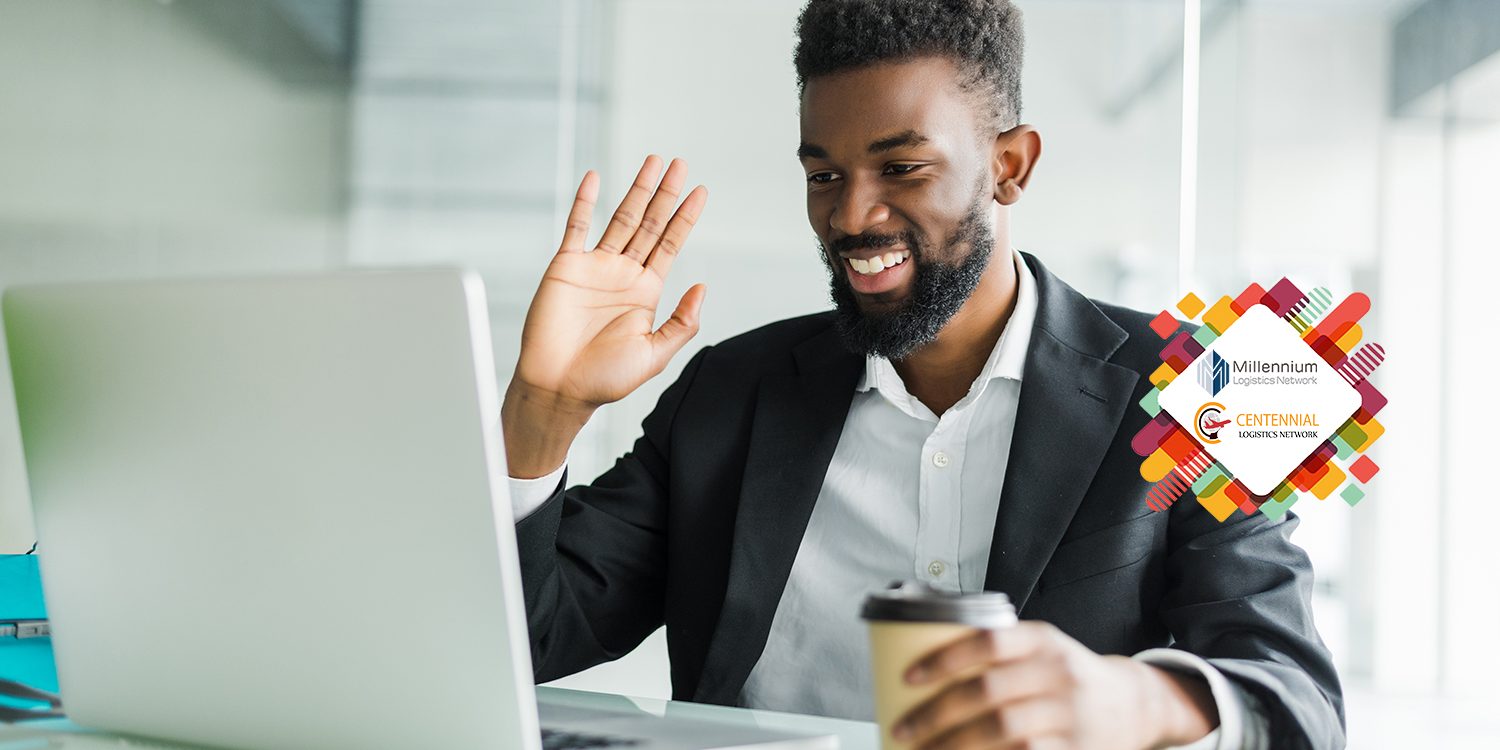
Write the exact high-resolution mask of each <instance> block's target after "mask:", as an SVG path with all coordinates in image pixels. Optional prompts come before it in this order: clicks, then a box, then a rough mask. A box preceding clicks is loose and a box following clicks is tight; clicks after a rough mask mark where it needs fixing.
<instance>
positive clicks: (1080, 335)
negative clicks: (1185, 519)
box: [985, 255, 1138, 611]
mask: <svg viewBox="0 0 1500 750" xmlns="http://www.w3.org/2000/svg"><path fill="white" fill-rule="evenodd" d="M1024 257H1025V259H1026V261H1027V263H1028V264H1029V265H1030V266H1031V269H1032V272H1033V274H1034V275H1035V276H1036V280H1037V295H1038V307H1037V322H1036V327H1035V328H1034V329H1033V330H1032V335H1031V345H1030V346H1029V347H1028V349H1027V353H1026V366H1025V369H1024V370H1023V373H1022V377H1021V397H1020V403H1019V404H1018V406H1017V411H1016V426H1015V437H1014V438H1013V439H1012V441H1011V451H1010V458H1009V462H1008V463H1007V466H1006V470H1005V482H1004V485H1003V487H1002V489H1001V493H1000V509H999V512H998V514H997V516H996V519H995V537H994V541H993V542H992V543H991V545H990V557H989V566H988V569H987V570H986V575H985V588H986V589H987V590H991V591H1004V592H1005V593H1007V594H1009V595H1010V598H1011V601H1012V602H1013V603H1014V604H1015V605H1016V609H1017V611H1022V610H1023V609H1024V607H1025V605H1026V601H1027V599H1029V598H1030V596H1031V593H1032V591H1033V590H1034V589H1035V587H1036V582H1037V579H1038V578H1040V577H1041V574H1042V569H1043V568H1045V567H1046V566H1047V562H1048V560H1050V559H1051V557H1052V551H1053V550H1054V549H1056V548H1057V543H1058V540H1060V539H1061V538H1062V535H1063V533H1064V532H1065V531H1066V530H1067V528H1068V524H1070V523H1071V522H1072V520H1073V516H1074V514H1075V513H1076V512H1077V510H1078V506H1079V503H1081V502H1082V501H1083V496H1084V493H1085V492H1086V491H1087V490H1088V487H1089V484H1090V483H1091V482H1092V481H1093V478H1094V474H1095V473H1096V472H1097V471H1098V468H1099V464H1100V463H1101V462H1102V461H1103V460H1104V455H1105V453H1106V452H1107V451H1108V449H1109V446H1110V444H1111V443H1112V442H1113V441H1114V437H1115V432H1116V431H1117V430H1118V429H1119V425H1120V420H1121V419H1122V418H1123V417H1124V415H1125V413H1126V409H1127V407H1128V406H1129V404H1130V400H1131V399H1130V397H1131V394H1132V392H1133V390H1134V389H1135V386H1136V383H1137V380H1138V376H1137V375H1136V373H1135V372H1134V371H1133V370H1130V369H1127V368H1125V367H1121V366H1119V365H1115V364H1112V363H1110V362H1108V361H1107V360H1108V358H1109V357H1110V356H1111V355H1113V354H1114V352H1115V351H1116V350H1118V349H1119V347H1120V345H1121V344H1123V343H1124V342H1125V340H1126V338H1127V334H1126V333H1125V331H1124V330H1123V329H1121V328H1120V327H1119V326H1117V325H1115V324H1114V322H1113V321H1111V320H1110V319H1109V318H1108V317H1106V316H1105V315H1104V313H1102V312H1100V311H1099V309H1098V308H1097V307H1096V306H1095V305H1094V303H1092V302H1090V301H1089V300H1088V299H1087V298H1085V297H1084V296H1083V295H1081V294H1079V293H1078V292H1076V291H1074V290H1073V289H1072V288H1071V287H1069V286H1068V285H1066V284H1064V283H1063V282H1062V281H1060V280H1059V279H1058V278H1057V277H1055V276H1053V275H1052V274H1051V273H1050V272H1048V271H1047V269H1046V268H1045V267H1044V266H1042V264H1041V263H1040V262H1039V261H1037V260H1036V258H1034V257H1032V256H1030V255H1024Z"/></svg>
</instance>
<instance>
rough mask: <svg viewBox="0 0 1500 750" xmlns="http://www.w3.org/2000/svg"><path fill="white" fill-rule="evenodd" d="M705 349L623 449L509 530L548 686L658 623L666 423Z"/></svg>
mask: <svg viewBox="0 0 1500 750" xmlns="http://www.w3.org/2000/svg"><path fill="white" fill-rule="evenodd" d="M709 351H710V349H709V348H705V349H703V350H702V351H700V352H698V354H697V355H695V356H694V357H693V358H692V359H691V360H690V361H689V362H688V364H687V366H686V367H685V368H683V371H682V375H681V376H679V377H678V379H677V381H676V382H674V383H672V385H671V386H669V387H668V388H667V390H666V391H665V392H664V393H662V395H661V398H660V399H659V400H658V401H657V403H656V407H655V408H654V409H653V410H652V411H651V413H650V414H649V415H647V417H646V419H645V421H643V422H642V423H641V428H642V434H641V436H640V437H639V438H637V439H636V441H635V445H634V447H633V448H632V449H631V451H630V452H629V453H626V454H625V455H624V456H622V457H620V458H619V459H618V460H616V461H615V465H614V466H613V467H612V468H610V469H609V470H608V471H606V472H605V473H604V474H602V475H600V476H599V478H598V479H595V480H594V482H593V484H590V485H580V486H577V487H573V488H571V489H566V490H565V489H564V488H565V487H567V482H568V479H567V475H566V474H564V475H563V478H562V481H561V482H560V483H559V485H558V488H557V490H556V491H555V492H554V493H553V495H552V497H551V498H549V499H548V500H547V502H546V503H544V504H543V505H542V506H541V507H540V508H538V509H537V510H536V511H535V512H533V513H532V514H531V515H529V516H527V517H526V518H525V519H523V520H521V521H520V522H519V523H517V524H516V541H517V547H518V549H519V553H520V558H521V579H522V587H523V590H524V592H525V598H526V619H527V625H528V628H529V630H530V635H531V662H532V670H533V672H534V673H535V677H536V680H537V682H546V681H549V680H554V679H557V678H559V677H564V676H567V675H570V674H573V673H574V672H578V671H580V670H583V669H587V668H589V667H592V666H594V665H596V664H599V663H602V662H606V661H610V660H612V659H617V658H619V657H621V656H623V655H625V654H627V653H629V652H630V651H631V650H632V649H634V648H635V647H636V646H637V645H639V644H640V642H641V641H642V640H644V639H645V637H646V636H648V635H650V634H651V633H652V632H654V631H655V630H656V629H657V628H659V627H661V625H662V623H663V618H664V604H663V598H664V592H665V589H666V563H667V560H666V550H667V546H666V543H667V540H666V524H667V504H668V502H669V501H670V496H669V487H670V480H669V474H670V472H669V466H668V457H669V456H670V455H671V437H672V423H673V421H674V419H675V418H676V415H677V410H678V407H679V406H680V405H681V404H682V401H683V398H684V396H685V395H686V394H687V392H688V391H689V389H691V387H692V383H693V379H694V378H695V377H696V376H697V374H698V370H699V368H700V366H701V365H702V363H703V359H704V357H705V356H706V355H707V354H708V352H709Z"/></svg>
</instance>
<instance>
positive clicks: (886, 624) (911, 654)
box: [860, 582, 1016, 750]
mask: <svg viewBox="0 0 1500 750" xmlns="http://www.w3.org/2000/svg"><path fill="white" fill-rule="evenodd" d="M860 616H861V617H862V618H864V620H865V621H867V622H868V623H869V624H870V674H871V678H872V683H873V685H874V688H875V721H876V722H878V723H879V724H880V746H881V747H882V748H884V749H885V750H907V748H908V747H909V745H908V744H907V743H904V742H898V741H897V740H896V739H895V738H894V737H892V736H891V729H892V728H893V727H894V726H895V722H896V720H897V719H899V718H901V717H902V716H903V715H904V714H905V713H906V712H907V711H908V710H910V709H911V708H913V707H915V706H917V705H918V704H920V703H921V702H922V701H925V700H927V699H928V698H930V697H932V696H933V695H935V694H937V692H938V691H940V690H942V689H943V688H944V687H947V686H948V685H949V684H951V683H952V682H954V681H957V680H963V679H967V678H968V677H970V676H972V674H959V675H955V676H954V678H953V679H951V680H948V681H946V682H939V683H928V684H924V685H909V684H907V682H906V671H907V670H908V669H910V668H911V666H912V664H913V663H915V662H916V660H917V659H918V658H920V657H921V656H923V655H925V654H927V653H928V652H930V651H932V650H933V649H935V648H938V647H939V646H942V645H943V644H945V643H951V642H953V641H955V640H957V639H959V638H962V637H964V636H966V635H970V634H972V633H973V632H974V631H975V630H976V629H993V628H1004V627H1009V626H1011V625H1014V624H1015V623H1016V610H1015V607H1013V606H1011V603H1010V597H1008V596H1006V595H1005V594H1003V593H1000V592H986V593H982V594H968V595H965V594H958V593H952V592H947V591H941V590H938V589H935V588H932V587H931V586H928V585H926V584H923V583H918V582H906V583H899V584H893V585H892V587H891V588H890V589H887V590H885V591H881V592H877V593H874V594H870V595H869V596H868V597H866V598H865V604H864V608H863V610H862V611H861V613H860ZM982 668H983V667H976V669H975V671H974V674H977V673H978V671H979V670H980V669H982Z"/></svg>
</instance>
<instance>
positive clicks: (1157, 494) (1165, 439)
mask: <svg viewBox="0 0 1500 750" xmlns="http://www.w3.org/2000/svg"><path fill="white" fill-rule="evenodd" d="M1254 305H1265V306H1266V307H1268V308H1270V309H1271V311H1272V312H1274V313H1276V314H1277V315H1278V316H1280V317H1281V318H1282V319H1283V320H1285V321H1286V322H1287V325H1290V326H1291V327H1292V329H1293V330H1294V331H1296V332H1297V334H1298V335H1299V336H1300V337H1301V338H1302V340H1303V341H1304V342H1306V344H1307V345H1308V346H1309V347H1311V348H1312V350H1313V351H1314V352H1317V354H1318V355H1319V356H1320V357H1322V358H1323V360H1324V361H1325V362H1327V363H1328V364H1329V365H1330V366H1332V367H1333V368H1334V369H1335V370H1336V371H1338V373H1339V375H1340V376H1342V377H1343V378H1344V380H1345V381H1346V382H1347V383H1349V385H1351V386H1353V387H1354V389H1355V391H1357V392H1358V393H1359V394H1360V398H1361V402H1360V408H1359V410H1358V411H1356V412H1355V413H1354V415H1353V416H1352V417H1350V418H1349V419H1348V420H1347V421H1346V422H1344V424H1343V425H1342V426H1341V427H1340V428H1339V429H1338V430H1337V431H1336V432H1335V433H1334V434H1333V436H1332V437H1330V438H1329V439H1328V440H1326V441H1324V442H1323V443H1322V444H1321V445H1319V446H1318V447H1317V448H1316V449H1314V450H1313V452H1312V453H1311V454H1309V455H1308V456H1307V458H1306V459H1304V460H1303V461H1302V463H1301V464H1299V465H1298V466H1297V468H1296V469H1295V470H1294V471H1293V472H1292V473H1291V475H1290V476H1288V477H1287V478H1286V481H1284V482H1282V483H1281V484H1280V485H1279V486H1277V487H1276V489H1275V490H1273V491H1272V492H1271V494H1269V495H1264V496H1261V495H1254V494H1251V492H1250V491H1249V490H1247V489H1246V488H1245V485H1244V484H1242V483H1241V482H1239V481H1238V480H1236V479H1235V478H1234V476H1233V475H1232V474H1230V473H1229V472H1228V471H1227V470H1226V469H1225V468H1224V466H1223V465H1222V464H1220V463H1218V462H1217V461H1215V460H1214V459H1213V456H1211V455H1209V453H1208V452H1207V451H1206V450H1204V448H1203V446H1202V445H1200V444H1199V443H1198V440H1197V438H1196V437H1194V435H1193V432H1192V430H1191V429H1188V428H1184V427H1183V426H1182V425H1179V424H1178V423H1177V422H1176V420H1174V419H1172V417H1170V416H1168V415H1167V413H1166V412H1164V411H1162V409H1161V406H1160V405H1159V404H1158V403H1157V398H1158V396H1159V395H1160V393H1161V391H1162V389H1164V388H1166V387H1167V385H1168V384H1169V383H1171V382H1172V380H1173V379H1174V378H1176V377H1177V376H1178V375H1180V374H1182V373H1183V372H1184V371H1185V370H1187V368H1188V366H1189V364H1191V363H1192V362H1193V360H1194V359H1196V358H1197V357H1198V355H1200V354H1202V353H1203V352H1204V350H1205V348H1206V347H1207V346H1208V345H1209V344H1210V343H1211V342H1213V340H1214V339H1216V338H1218V337H1219V336H1222V335H1223V334H1224V332H1225V331H1227V330H1228V329H1229V327H1230V326H1232V325H1234V322H1235V321H1236V320H1238V319H1239V317H1240V316H1241V315H1244V314H1245V311H1246V310H1249V309H1250V308H1251V307H1252V306H1254ZM1177 311H1178V312H1180V313H1182V315H1183V316H1185V317H1186V318H1187V319H1188V320H1189V321H1194V320H1196V321H1197V322H1198V323H1199V324H1200V328H1199V329H1198V330H1197V332H1195V333H1189V332H1188V331H1187V330H1185V329H1183V328H1182V324H1181V323H1179V322H1178V320H1177V318H1176V317H1174V316H1173V314H1172V313H1171V312H1170V311H1167V310H1163V311H1162V312H1161V314H1160V315H1158V316H1156V318H1154V319H1153V320H1152V321H1151V330H1153V331H1155V332H1156V335H1158V336H1160V337H1161V338H1162V339H1164V340H1166V341H1167V345H1166V346H1165V347H1164V348H1163V349H1162V350H1161V361H1162V364H1161V366H1160V367H1158V368H1157V369H1156V371H1155V372H1153V373H1151V375H1150V378H1151V383H1152V385H1154V386H1155V388H1153V389H1152V390H1151V391H1148V392H1147V393H1146V396H1145V397H1144V398H1142V399H1141V400H1140V403H1139V405H1140V407H1141V408H1142V409H1143V410H1145V412H1146V413H1147V415H1149V416H1150V417H1151V421H1150V422H1147V423H1146V426H1145V427H1143V428H1141V430H1140V432H1138V433H1136V435H1135V437H1134V439H1133V440H1132V441H1131V447H1132V448H1133V449H1134V450H1135V452H1136V455H1138V456H1140V457H1141V459H1142V461H1141V477H1142V478H1144V479H1145V480H1146V481H1148V482H1152V483H1153V484H1152V487H1151V489H1150V490H1149V491H1148V492H1147V493H1146V506H1147V507H1148V508H1150V509H1151V510H1154V511H1162V510H1166V509H1167V508H1169V507H1171V506H1172V505H1173V504H1174V503H1176V502H1177V501H1178V500H1180V499H1181V498H1184V497H1187V496H1188V495H1189V493H1191V495H1192V496H1193V497H1194V498H1196V499H1197V501H1198V504H1199V505H1202V506H1203V507H1204V508H1205V509H1207V510H1208V512H1209V513H1212V514H1213V516H1214V518H1217V519H1218V520H1219V521H1220V522H1222V521H1224V520H1226V519H1228V518H1229V517H1230V516H1231V515H1233V514H1234V512H1235V511H1239V512H1241V513H1244V514H1246V515H1250V514H1253V513H1256V512H1260V513H1264V514H1266V515H1267V516H1270V517H1271V518H1275V519H1279V518H1281V516H1283V515H1285V514H1286V512H1287V510H1289V509H1290V508H1291V507H1292V505H1293V504H1294V503H1296V502H1297V501H1298V500H1299V499H1300V498H1303V497H1305V496H1307V495H1311V496H1313V497H1315V498H1317V499H1318V500H1327V499H1328V498H1330V497H1333V496H1335V495H1337V496H1338V497H1339V499H1341V500H1343V501H1344V502H1345V503H1347V504H1348V505H1350V506H1351V507H1352V506H1354V505H1355V504H1357V503H1359V501H1360V500H1362V499H1364V497H1365V490H1364V488H1363V486H1362V485H1367V484H1369V482H1370V480H1371V479H1373V478H1374V477H1375V475H1376V474H1377V473H1378V472H1379V471H1380V466H1379V465H1378V464H1376V463H1375V461H1374V459H1372V458H1370V457H1369V456H1368V455H1366V451H1368V450H1369V448H1370V446H1371V445H1372V444H1374V443H1375V441H1376V440H1379V439H1380V436H1381V435H1383V434H1385V427H1383V426H1382V425H1381V424H1380V422H1379V420H1377V419H1376V418H1375V415H1376V414H1379V413H1380V410H1381V409H1382V408H1383V407H1384V406H1385V404H1386V399H1385V396H1384V395H1382V394H1381V393H1380V391H1379V389H1377V388H1376V387H1375V385H1374V384H1373V383H1371V382H1370V380H1369V377H1370V374H1371V373H1373V372H1374V371H1375V369H1376V368H1378V367H1379V366H1380V364H1381V363H1382V362H1384V361H1385V348H1384V347H1382V346H1381V345H1380V344H1377V343H1374V342H1370V343H1367V344H1363V345H1361V344H1360V341H1361V340H1362V339H1363V337H1364V331H1363V329H1361V328H1360V326H1359V321H1360V319H1361V318H1363V317H1364V315H1365V314H1366V313H1368V312H1369V311H1370V298H1369V297H1367V296H1365V295H1364V294H1361V293H1358V292H1356V293H1354V294H1351V295H1349V296H1348V297H1345V298H1344V299H1343V300H1342V301H1340V302H1339V303H1338V304H1337V305H1335V304H1333V295H1332V294H1331V293H1329V291H1328V290H1327V289H1324V288H1322V287H1317V288H1315V289H1312V290H1311V291H1308V292H1303V291H1302V290H1301V289H1299V288H1297V285H1295V284H1293V283H1292V282H1291V281H1290V280H1288V279H1282V280H1281V281H1279V282H1277V283H1276V284H1275V285H1274V286H1272V287H1271V288H1270V289H1269V290H1267V289H1265V288H1263V287H1261V286H1260V285H1259V284H1251V285H1250V286H1247V287H1245V290H1244V291H1243V292H1240V294H1239V295H1237V296H1235V297H1228V296H1225V297H1220V298H1219V299H1218V300H1217V301H1215V302H1213V303H1212V304H1208V303H1206V302H1204V301H1203V300H1202V299H1201V298H1199V297H1198V296H1197V295H1195V294H1192V293H1188V294H1187V296H1185V297H1183V298H1182V300H1181V301H1179V302H1178V303H1177Z"/></svg>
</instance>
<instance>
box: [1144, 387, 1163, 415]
mask: <svg viewBox="0 0 1500 750" xmlns="http://www.w3.org/2000/svg"><path fill="white" fill-rule="evenodd" d="M1160 395H1161V391H1160V390H1159V389H1156V388H1152V389H1151V390H1149V391H1146V395H1144V396H1142V397H1141V400H1140V402H1139V403H1140V405H1141V408H1142V409H1145V410H1146V414H1148V415H1150V416H1151V417H1153V418H1154V417H1155V416H1156V415H1157V414H1160V413H1161V404H1160V403H1157V400H1156V399H1157V397H1158V396H1160Z"/></svg>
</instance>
